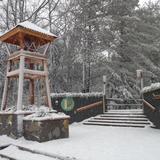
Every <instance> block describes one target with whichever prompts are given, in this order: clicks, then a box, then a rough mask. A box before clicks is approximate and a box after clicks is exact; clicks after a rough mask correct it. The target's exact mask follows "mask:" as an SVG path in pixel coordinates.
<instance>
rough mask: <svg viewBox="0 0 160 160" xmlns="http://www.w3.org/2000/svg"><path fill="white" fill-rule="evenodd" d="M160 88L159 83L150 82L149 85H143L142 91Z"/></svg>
mask: <svg viewBox="0 0 160 160" xmlns="http://www.w3.org/2000/svg"><path fill="white" fill-rule="evenodd" d="M157 89H160V83H152V84H151V85H150V86H147V87H144V88H143V89H142V93H147V92H152V91H155V90H157Z"/></svg>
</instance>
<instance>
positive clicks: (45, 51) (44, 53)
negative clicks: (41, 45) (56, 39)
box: [43, 43, 51, 55]
mask: <svg viewBox="0 0 160 160" xmlns="http://www.w3.org/2000/svg"><path fill="white" fill-rule="evenodd" d="M50 44H51V43H48V44H47V46H46V48H45V50H44V52H43V55H46V53H47V50H48V48H49V46H50Z"/></svg>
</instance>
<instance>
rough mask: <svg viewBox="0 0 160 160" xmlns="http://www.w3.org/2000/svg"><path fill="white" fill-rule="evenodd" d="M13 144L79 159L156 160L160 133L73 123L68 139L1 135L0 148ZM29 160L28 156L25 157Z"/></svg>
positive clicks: (159, 153)
mask: <svg viewBox="0 0 160 160" xmlns="http://www.w3.org/2000/svg"><path fill="white" fill-rule="evenodd" d="M7 143H14V144H17V145H22V146H25V147H29V148H31V149H36V150H39V151H45V152H48V153H53V154H58V155H61V156H69V157H75V158H77V159H78V160H151V159H153V160H159V159H160V152H159V151H160V130H158V129H152V128H143V129H142V128H118V127H116V128H114V127H104V126H85V125H82V124H72V125H71V126H70V138H68V139H60V140H53V141H49V142H44V143H38V142H32V141H27V140H25V139H24V138H20V139H18V140H13V139H11V138H9V137H7V136H0V145H4V144H7ZM26 158H27V160H29V157H26Z"/></svg>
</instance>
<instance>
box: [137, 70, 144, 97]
mask: <svg viewBox="0 0 160 160" xmlns="http://www.w3.org/2000/svg"><path fill="white" fill-rule="evenodd" d="M137 79H139V80H140V96H141V98H142V99H143V93H142V89H143V87H144V84H143V70H137Z"/></svg>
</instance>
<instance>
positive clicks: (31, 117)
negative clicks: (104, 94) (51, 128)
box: [23, 113, 70, 121]
mask: <svg viewBox="0 0 160 160" xmlns="http://www.w3.org/2000/svg"><path fill="white" fill-rule="evenodd" d="M66 118H67V119H68V118H70V116H67V115H65V114H64V113H46V114H45V115H44V116H39V113H38V114H37V113H34V114H31V115H28V116H26V117H24V118H23V119H24V120H32V121H44V120H58V119H66Z"/></svg>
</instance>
